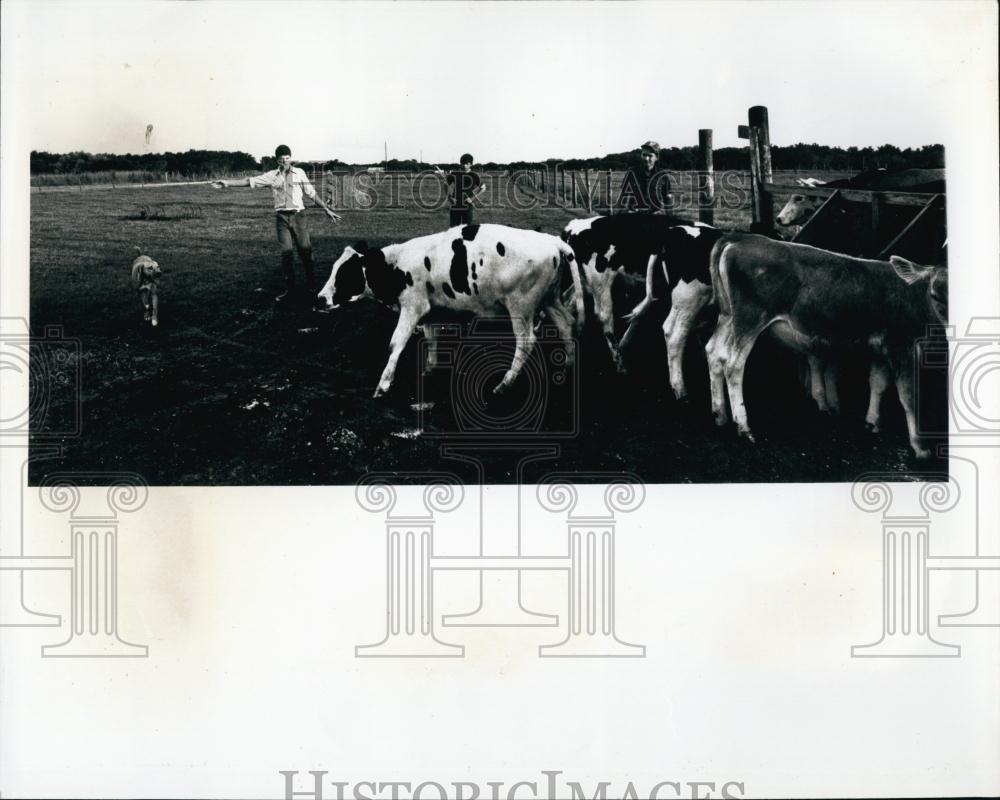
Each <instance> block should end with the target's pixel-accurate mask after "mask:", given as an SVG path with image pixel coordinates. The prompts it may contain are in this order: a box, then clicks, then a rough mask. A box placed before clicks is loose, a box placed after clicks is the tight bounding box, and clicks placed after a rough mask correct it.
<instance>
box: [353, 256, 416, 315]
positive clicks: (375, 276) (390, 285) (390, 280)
mask: <svg viewBox="0 0 1000 800" xmlns="http://www.w3.org/2000/svg"><path fill="white" fill-rule="evenodd" d="M364 268H365V278H366V279H367V281H368V286H369V288H371V290H372V294H373V295H375V297H376V299H378V300H379V301H380V302H382V303H385V304H386V305H387V306H393V305H396V304H397V303H398V302H399V295H400V294H401V293H402V291H403V289H405V288H406V287H407V286H412V285H413V276H412V275H410V273H408V272H404V271H403V270H401V269H400V268H399V267H397V266H396V265H395V264H389V263H388V262H387V261H386V260H385V253H384V252H383V251H382V250H369V251H368V253H367V254H366V255H365V257H364Z"/></svg>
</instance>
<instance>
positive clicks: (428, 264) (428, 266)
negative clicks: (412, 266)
mask: <svg viewBox="0 0 1000 800" xmlns="http://www.w3.org/2000/svg"><path fill="white" fill-rule="evenodd" d="M424 267H425V268H426V270H427V271H428V272H430V271H431V260H430V259H429V258H428V257H427V256H424Z"/></svg>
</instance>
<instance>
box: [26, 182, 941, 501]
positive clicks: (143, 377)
mask: <svg viewBox="0 0 1000 800" xmlns="http://www.w3.org/2000/svg"><path fill="white" fill-rule="evenodd" d="M405 194H406V193H405V192H404V198H403V200H404V202H403V206H402V207H401V208H392V209H386V208H375V209H373V210H369V211H360V210H354V211H348V212H346V213H345V215H344V220H343V222H342V223H341V224H340V225H336V226H335V225H333V224H332V223H330V222H329V221H328V220H326V219H325V217H323V215H322V214H321V213H320V212H318V211H311V212H309V214H310V225H311V228H312V232H313V239H314V247H315V251H316V255H317V266H318V273H319V274H318V275H317V281H325V279H326V277H327V275H328V273H329V268H330V266H331V264H332V262H333V261H334V260H335V259H336V257H337V256H338V255H339V254H340V252H341V250H342V249H343V247H344V246H345V245H347V244H351V243H353V242H355V241H356V240H359V239H365V240H367V241H368V242H369V244H372V245H376V246H381V245H384V244H387V243H390V242H397V241H403V240H405V239H408V238H411V237H413V236H417V235H422V234H426V233H428V232H432V231H435V230H442V229H443V228H445V227H446V226H447V211H446V210H440V211H424V210H422V209H420V208H418V207H417V206H416V205H414V204H412V203H410V204H407V202H406V197H405ZM522 199H523V196H522ZM31 202H32V208H31V326H32V330H33V331H34V332H35V333H36V334H38V333H39V332H41V331H42V330H43V329H44V328H46V327H47V326H57V327H58V331H60V332H61V335H62V336H63V337H66V338H67V339H69V340H70V342H71V344H72V346H73V348H78V356H75V357H74V358H73V359H72V360H71V364H70V365H71V366H72V367H73V381H72V387H73V391H69V390H67V389H65V387H64V390H63V391H59V392H56V391H53V392H51V396H48V397H46V398H41V399H45V402H46V403H47V406H46V409H47V416H46V421H43V422H42V424H40V425H38V426H37V427H36V429H35V435H34V437H33V446H34V448H35V452H34V455H35V456H36V457H37V456H41V455H43V454H44V449H45V448H44V447H43V445H44V446H46V447H47V446H48V445H53V446H55V451H54V453H53V454H52V455H50V456H49V457H45V458H36V460H34V461H33V462H32V464H31V468H30V476H29V477H30V481H31V482H32V483H33V484H37V483H38V482H40V481H41V480H43V479H44V477H45V476H46V475H49V474H51V473H53V472H64V471H74V472H96V471H108V470H129V471H134V472H137V473H139V474H140V475H142V476H143V477H144V478H145V479H146V480H147V481H148V482H149V483H150V484H154V485H211V486H219V485H247V484H253V485H258V484H260V485H263V484H271V485H287V484H346V483H353V482H354V481H356V480H357V479H359V478H360V477H362V476H363V475H365V474H367V473H369V472H372V471H378V472H387V473H391V474H392V475H393V476H394V478H395V479H396V480H398V481H400V482H403V481H419V476H416V477H412V476H411V477H407V476H405V475H403V474H401V473H408V472H418V473H421V472H422V473H425V472H427V471H431V470H447V471H451V472H455V473H457V474H458V475H459V476H461V477H462V478H463V479H465V480H475V481H486V482H490V483H505V482H512V481H516V480H522V481H527V482H534V481H537V480H538V479H539V478H540V477H541V476H542V475H543V474H545V473H547V472H551V471H559V472H565V471H570V472H575V473H578V480H580V481H588V480H597V481H601V482H604V481H606V480H607V479H606V477H600V476H594V475H588V473H597V472H601V473H607V472H629V473H633V474H635V475H637V476H638V477H639V478H640V479H642V480H643V481H645V482H647V483H685V482H720V483H721V482H798V481H809V482H814V481H852V480H854V479H855V478H857V477H858V476H860V475H862V474H864V473H869V472H882V473H891V474H892V475H894V476H895V477H896V478H897V479H899V480H908V479H919V478H920V477H921V474H922V473H923V472H925V471H926V470H928V469H934V468H940V465H925V464H917V463H916V462H915V461H914V460H913V457H912V454H911V453H910V449H909V445H908V442H907V438H906V433H905V425H904V424H903V420H902V414H901V411H900V409H899V406H898V402H897V401H896V400H895V397H894V396H892V393H890V395H888V396H887V398H886V403H885V406H886V407H885V413H884V416H885V418H886V425H885V430H884V432H883V433H881V434H879V435H874V434H870V433H868V432H866V431H865V430H864V408H865V404H866V403H867V382H866V373H865V371H864V368H863V367H862V366H860V365H859V366H858V367H857V368H855V369H853V370H849V371H848V373H847V374H846V375H845V376H844V379H843V383H842V394H843V406H844V407H843V414H842V415H841V416H840V417H839V418H830V417H825V416H822V415H820V414H818V413H817V412H815V411H813V410H812V407H811V402H810V401H809V400H808V398H807V397H806V396H805V394H804V392H803V391H802V389H801V387H800V386H799V384H798V378H797V365H796V362H795V360H794V359H793V358H792V357H791V356H790V355H788V354H786V353H783V352H780V351H778V350H776V349H775V348H774V347H773V346H771V345H768V344H767V343H762V344H760V345H759V346H758V348H757V350H755V352H754V354H753V356H752V357H751V361H750V364H749V367H748V377H747V390H746V394H747V404H748V409H749V414H750V422H751V426H752V427H753V429H754V431H755V434H756V436H757V444H756V445H750V444H747V443H745V442H743V441H740V440H738V439H737V437H736V435H735V432H734V430H733V429H732V428H731V427H727V428H723V429H717V428H716V427H715V426H714V424H713V423H712V420H711V415H710V413H709V400H708V387H707V373H706V367H705V363H704V356H703V351H702V345H703V344H704V341H705V340H706V339H707V336H708V335H709V333H710V329H709V328H703V329H702V330H700V331H698V332H697V333H696V335H695V336H694V337H693V339H692V343H691V347H690V348H689V351H688V354H687V359H686V375H687V381H688V385H689V388H690V390H691V398H690V400H689V401H688V402H686V403H678V402H676V401H675V400H674V399H673V397H672V395H671V393H670V391H669V386H668V383H667V370H666V352H665V348H664V345H663V340H662V334H661V333H660V330H659V322H660V321H662V319H663V317H664V316H665V314H666V311H667V309H666V308H664V309H661V310H660V312H659V318H658V319H648V320H646V324H644V326H643V328H642V331H641V335H640V336H639V337H638V338H637V339H636V340H635V341H634V343H633V345H632V347H631V349H630V350H629V351H628V353H627V363H628V365H629V368H630V372H629V374H628V375H627V376H619V375H618V374H616V373H615V371H614V370H613V368H612V365H611V362H610V358H609V357H608V354H607V350H606V347H605V345H604V342H603V339H602V338H601V337H600V335H599V334H598V333H597V332H596V331H595V330H594V326H593V325H591V326H590V327H588V329H587V330H586V331H585V333H584V335H583V336H582V338H581V341H580V342H579V343H578V359H579V364H578V366H577V368H575V369H571V370H566V369H565V368H564V367H562V366H561V363H560V360H561V354H560V353H561V349H560V348H559V347H558V346H556V345H554V344H549V343H543V344H542V345H541V346H540V348H539V352H538V356H537V357H536V358H534V359H533V361H532V362H530V363H531V364H533V366H531V368H530V369H526V373H525V375H524V376H522V378H523V379H522V380H521V381H520V382H519V384H518V386H517V387H516V389H515V391H513V392H512V393H511V394H510V395H509V396H508V397H505V398H504V399H503V400H502V401H495V400H493V399H492V398H491V396H490V392H489V389H490V388H491V387H492V385H494V383H495V382H496V380H497V379H498V375H499V374H502V367H503V361H504V360H505V359H508V360H509V353H510V352H511V350H512V344H511V342H510V339H509V325H506V328H505V329H504V328H503V326H501V327H500V328H497V327H496V326H491V327H489V328H488V329H485V330H484V329H483V328H482V327H480V328H477V336H476V337H474V338H472V339H456V340H455V341H454V343H453V346H454V348H455V352H456V354H457V355H458V357H457V358H456V359H455V364H456V366H455V367H454V368H444V369H442V370H439V372H438V373H437V374H435V375H434V376H433V377H432V378H430V379H429V380H426V381H425V380H422V379H421V378H420V376H419V370H418V356H419V354H420V353H419V351H420V349H421V345H420V340H419V337H415V339H414V340H413V341H412V342H411V344H410V345H409V346H408V348H407V350H406V352H405V354H404V356H403V359H402V360H401V362H400V366H399V369H398V373H397V381H396V386H395V387H394V389H393V392H392V393H391V394H390V395H389V396H388V397H386V398H384V399H382V400H378V401H376V400H373V399H372V397H371V394H372V391H373V389H374V387H375V384H376V382H377V380H378V376H379V374H380V372H381V370H382V367H383V365H384V361H385V356H386V351H387V346H388V342H389V337H390V334H391V332H392V329H393V326H394V324H395V316H396V315H395V313H394V312H392V311H391V310H389V309H387V308H384V307H382V306H380V305H377V304H376V303H374V302H369V303H358V304H355V305H353V306H351V307H349V308H345V309H342V310H339V311H337V312H334V313H330V314H319V313H317V312H314V311H312V310H311V309H309V308H306V307H298V308H285V307H283V306H279V305H276V304H275V303H274V296H275V295H276V294H277V293H278V292H279V291H280V290H281V281H280V276H279V269H278V254H277V244H276V242H275V241H274V229H273V222H272V213H271V211H270V207H271V206H270V203H271V200H270V194H269V193H268V192H265V191H251V190H247V189H227V190H224V191H215V190H212V189H210V188H208V187H178V188H145V189H119V190H114V191H110V190H109V191H95V192H79V193H72V192H63V193H42V194H33V195H32V197H31ZM522 204H523V203H522ZM143 206H154V207H158V208H159V209H160V211H159V212H158V213H157V214H150V213H148V212H147V213H146V214H142V213H141V212H142V208H143ZM574 216H580V214H576V213H573V212H571V211H568V210H565V209H560V208H534V209H523V208H515V207H513V206H512V205H511V204H503V203H501V204H500V205H498V206H496V207H493V208H488V209H483V210H481V211H480V213H479V219H478V221H480V222H498V223H503V224H509V225H515V226H518V227H528V228H535V227H537V226H541V228H542V229H543V230H545V231H547V232H550V233H557V232H558V231H559V230H560V229H561V228H562V226H563V225H564V224H565V222H566V221H567V220H569V219H570V218H572V217H574ZM726 223H728V224H729V225H730V226H731V227H742V228H745V227H747V224H748V220H747V219H746V218H745V215H743V217H740V214H739V213H736V212H732V213H731V214H730V215H729V219H727V220H726V221H725V222H724V224H726ZM136 245H138V246H140V247H141V248H142V250H143V252H145V253H148V254H150V255H151V256H153V257H154V258H155V259H156V260H157V261H159V263H160V264H161V266H162V267H163V268H164V269H165V274H164V276H163V278H162V280H161V310H160V318H161V324H160V326H159V327H158V328H157V329H151V328H149V327H148V324H144V323H143V321H142V311H141V308H140V305H139V301H138V298H137V297H136V294H135V292H134V291H133V290H132V289H131V288H130V285H129V266H130V264H131V260H132V247H133V246H136ZM314 288H316V287H314ZM639 291H641V289H639V288H635V287H624V286H618V287H617V293H618V296H619V298H618V299H619V302H620V303H621V305H620V306H618V307H621V308H622V313H625V311H627V310H628V309H629V308H631V305H630V304H629V302H630V301H633V302H634V300H637V299H638V297H637V292H639ZM498 370H501V372H498ZM39 386H44V384H42V383H40V384H39ZM77 387H78V388H77ZM46 391H48V390H46V389H36V390H35V396H34V397H33V398H32V399H33V402H34V401H36V400H38V399H40V398H39V395H38V393H39V392H46ZM890 398H891V399H890ZM77 402H78V403H79V409H80V419H79V423H80V424H79V432H78V433H75V432H73V431H72V428H73V426H72V425H69V424H67V423H66V422H65V421H66V420H67V419H68V418H71V417H72V416H73V415H74V413H75V412H74V409H75V407H76V404H77ZM498 429H500V430H502V431H503V432H504V433H503V434H502V435H499V436H497V435H496V432H497V430H498ZM484 431H485V432H488V433H490V434H492V435H486V434H485V433H484ZM470 458H471V459H472V460H473V461H478V462H479V463H480V464H481V465H482V466H481V470H482V471H479V468H477V467H475V466H474V465H472V464H471V463H470V461H469V459H470ZM81 480H82V482H84V483H86V482H88V481H87V478H83V479H81ZM92 482H93V483H95V484H100V483H102V480H101V479H100V478H99V477H95V478H94V480H93V481H92Z"/></svg>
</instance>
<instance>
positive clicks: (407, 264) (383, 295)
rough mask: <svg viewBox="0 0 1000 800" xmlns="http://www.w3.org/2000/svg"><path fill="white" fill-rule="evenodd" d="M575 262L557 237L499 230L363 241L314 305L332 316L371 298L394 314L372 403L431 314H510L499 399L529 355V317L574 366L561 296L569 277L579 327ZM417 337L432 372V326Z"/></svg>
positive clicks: (472, 228)
mask: <svg viewBox="0 0 1000 800" xmlns="http://www.w3.org/2000/svg"><path fill="white" fill-rule="evenodd" d="M573 262H574V256H573V251H572V249H570V247H569V246H568V245H566V244H564V243H563V242H561V241H560V240H559V239H558V238H556V237H555V236H551V235H549V234H546V233H537V232H535V231H526V230H521V229H520V228H508V227H506V226H504V225H465V226H462V227H456V228H451V229H450V230H447V231H444V232H442V233H435V234H431V235H430V236H421V237H419V238H417V239H410V240H409V241H408V242H403V243H402V244H391V245H388V246H387V247H382V248H378V249H375V248H369V247H368V246H367V245H366V244H365V243H363V242H361V243H358V244H356V245H354V247H347V248H345V249H344V252H343V253H342V254H341V256H340V258H338V259H337V261H336V262H335V263H334V265H333V270H332V271H331V272H330V279H329V280H328V281H327V282H326V285H325V286H324V287H323V288H322V290H321V291H320V292H319V295H318V296H317V302H318V303H321V304H322V305H323V306H325V307H326V308H327V309H333V308H337V307H338V306H340V305H343V304H344V303H349V302H354V301H355V300H360V299H361V298H363V297H374V298H375V299H376V300H379V301H381V302H382V303H384V304H385V305H387V306H390V307H392V308H398V309H399V321H398V322H397V323H396V330H395V331H393V334H392V339H391V341H390V343H389V361H388V363H387V364H386V365H385V369H384V370H383V372H382V377H381V378H380V380H379V383H378V387H377V388H376V389H375V397H380V396H381V395H383V394H385V393H386V392H387V391H389V387H390V386H392V380H393V377H394V375H395V371H396V362H397V361H399V356H400V354H401V353H402V352H403V348H404V347H405V346H406V343H407V341H409V338H410V336H411V335H412V334H413V331H414V329H415V328H416V327H417V326H418V325H419V324H420V321H421V319H422V318H423V317H424V316H426V315H427V314H428V313H429V312H430V311H431V310H432V309H450V310H455V311H470V312H473V313H474V314H477V315H479V316H487V317H488V316H498V315H501V314H503V313H504V312H506V313H508V314H509V315H510V320H511V325H512V327H513V329H514V336H515V342H516V345H515V350H514V360H513V362H512V363H511V366H510V369H509V370H507V373H506V374H505V375H504V377H503V380H502V381H501V382H500V383H499V384H498V385H497V386H496V388H495V389H494V390H493V391H494V392H495V393H498V394H499V393H500V392H502V391H504V390H505V389H507V387H509V386H510V385H511V384H512V383H513V382H514V380H515V379H516V378H517V376H518V373H519V372H520V371H521V367H522V366H523V365H524V362H525V361H526V360H527V359H528V357H529V356H530V355H531V351H532V349H533V348H534V345H535V331H534V322H535V317H536V315H537V314H538V312H540V311H544V312H545V313H546V316H547V317H548V318H549V319H550V320H552V322H553V323H554V324H555V325H556V327H557V328H558V329H559V333H560V334H561V336H562V338H563V341H564V342H565V343H566V347H567V364H568V365H570V366H571V365H572V359H573V355H574V351H573V348H572V344H571V341H570V337H571V335H572V327H573V324H572V321H571V319H570V315H569V314H568V313H567V311H566V309H565V308H564V306H563V304H562V301H561V299H560V296H559V290H560V284H561V281H562V278H563V275H564V273H565V272H566V271H567V270H568V271H569V272H570V277H571V279H572V281H573V284H574V286H575V288H576V291H575V295H576V302H577V319H578V320H579V321H580V322H582V320H583V292H582V286H581V281H580V275H579V272H578V270H577V268H576V265H575V264H574V263H573ZM423 331H424V335H425V336H427V337H428V339H429V341H430V345H429V347H428V354H427V365H426V368H427V369H428V370H430V369H432V368H433V367H434V366H435V362H436V355H437V354H436V350H435V347H434V342H433V330H432V326H430V325H424V326H423Z"/></svg>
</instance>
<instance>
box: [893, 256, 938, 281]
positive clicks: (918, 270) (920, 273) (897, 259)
mask: <svg viewBox="0 0 1000 800" xmlns="http://www.w3.org/2000/svg"><path fill="white" fill-rule="evenodd" d="M889 263H890V264H892V268H893V270H895V272H896V274H897V275H898V276H899V277H900V278H902V279H903V280H904V281H906V282H907V283H916V282H917V281H918V280H920V279H921V278H922V277H924V275H926V274H927V273H928V272H929V271H930V268H929V267H922V266H920V265H919V264H914V263H913V262H912V261H907V260H906V259H905V258H903V257H902V256H889Z"/></svg>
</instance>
